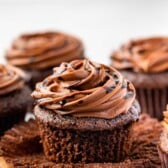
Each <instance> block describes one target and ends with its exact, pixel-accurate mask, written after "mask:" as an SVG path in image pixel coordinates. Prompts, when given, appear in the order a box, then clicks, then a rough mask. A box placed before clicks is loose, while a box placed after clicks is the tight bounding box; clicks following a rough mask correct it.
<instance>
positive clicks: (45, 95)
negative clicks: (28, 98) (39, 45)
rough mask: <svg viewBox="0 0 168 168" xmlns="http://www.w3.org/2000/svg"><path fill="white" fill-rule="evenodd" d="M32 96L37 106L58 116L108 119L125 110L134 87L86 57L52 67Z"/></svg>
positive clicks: (113, 70) (121, 77) (115, 71)
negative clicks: (51, 72)
mask: <svg viewBox="0 0 168 168" xmlns="http://www.w3.org/2000/svg"><path fill="white" fill-rule="evenodd" d="M32 96H33V97H34V98H35V99H36V103H37V106H38V107H39V106H40V107H43V108H46V109H49V110H52V111H54V112H55V113H57V114H59V115H72V116H75V117H98V118H106V119H111V118H114V117H116V116H118V115H120V114H122V113H126V112H128V110H129V108H130V107H131V106H132V103H133V102H134V100H135V89H134V86H133V85H132V83H130V82H129V81H127V80H126V79H124V78H123V76H122V75H121V74H120V73H119V72H118V71H117V70H115V69H114V68H112V67H109V66H105V65H103V64H97V63H94V62H91V61H89V60H87V59H85V60H75V61H72V62H70V63H62V64H61V65H60V67H56V68H54V72H53V74H52V75H50V76H49V77H47V78H46V79H45V80H44V81H42V82H40V83H38V84H37V85H36V90H35V91H34V92H33V93H32Z"/></svg>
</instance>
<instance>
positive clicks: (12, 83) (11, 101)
mask: <svg viewBox="0 0 168 168" xmlns="http://www.w3.org/2000/svg"><path fill="white" fill-rule="evenodd" d="M26 80H27V75H26V74H25V73H24V72H23V71H22V70H20V69H18V68H15V67H13V66H10V65H2V64H0V81H1V82H0V107H1V108H0V134H3V132H4V131H5V130H7V129H8V128H10V127H12V126H13V124H15V123H17V122H19V121H20V120H23V119H24V116H25V113H26V112H27V108H28V106H29V105H31V103H32V98H31V96H30V94H31V90H30V89H29V87H28V86H26V85H25V81H26Z"/></svg>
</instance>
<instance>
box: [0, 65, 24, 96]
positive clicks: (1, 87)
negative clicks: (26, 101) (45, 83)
mask: <svg viewBox="0 0 168 168" xmlns="http://www.w3.org/2000/svg"><path fill="white" fill-rule="evenodd" d="M23 78H26V75H25V74H24V72H23V71H21V70H20V69H18V68H15V67H13V66H10V65H2V64H0V81H1V82H0V96H2V95H6V94H8V93H10V92H12V91H15V90H18V89H21V88H22V87H23V86H24V80H23Z"/></svg>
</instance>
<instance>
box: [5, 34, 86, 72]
mask: <svg viewBox="0 0 168 168" xmlns="http://www.w3.org/2000/svg"><path fill="white" fill-rule="evenodd" d="M83 50H84V49H83V44H82V42H81V41H80V40H79V39H77V38H75V37H72V36H69V35H67V34H64V33H60V32H44V33H34V34H25V35H22V36H20V37H18V38H17V39H16V40H14V42H13V45H12V47H11V48H10V49H9V50H8V51H7V53H6V58H7V60H8V62H9V63H10V64H12V65H15V66H18V67H21V68H25V69H45V68H49V67H53V66H56V65H59V64H60V63H62V62H64V61H72V60H74V59H82V58H83Z"/></svg>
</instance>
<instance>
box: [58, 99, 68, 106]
mask: <svg viewBox="0 0 168 168" xmlns="http://www.w3.org/2000/svg"><path fill="white" fill-rule="evenodd" d="M66 103H67V101H66V100H61V101H60V102H59V104H60V105H61V106H63V105H65V104H66Z"/></svg>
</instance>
